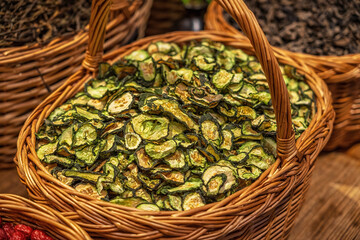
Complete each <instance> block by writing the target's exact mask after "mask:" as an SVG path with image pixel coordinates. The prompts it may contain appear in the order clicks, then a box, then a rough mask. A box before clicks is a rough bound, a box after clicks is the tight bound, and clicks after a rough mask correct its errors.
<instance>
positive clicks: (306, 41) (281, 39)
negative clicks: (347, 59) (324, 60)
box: [226, 0, 360, 55]
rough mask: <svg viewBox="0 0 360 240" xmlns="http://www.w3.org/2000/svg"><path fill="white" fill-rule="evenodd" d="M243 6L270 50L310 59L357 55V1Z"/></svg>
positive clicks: (286, 0) (258, 1) (292, 0)
mask: <svg viewBox="0 0 360 240" xmlns="http://www.w3.org/2000/svg"><path fill="white" fill-rule="evenodd" d="M246 4H247V5H248V6H249V8H250V9H251V10H252V11H253V12H254V14H255V16H256V17H257V19H258V21H259V23H260V25H261V27H262V29H263V30H264V32H265V35H266V36H267V38H268V40H269V42H270V43H271V44H272V45H274V46H278V47H282V48H284V49H287V50H290V51H294V52H304V53H309V54H314V55H345V54H350V53H360V31H359V29H360V1H353V0H314V1H299V0H251V1H250V0H248V1H246ZM226 17H227V19H229V21H230V22H231V24H232V25H233V26H234V27H236V28H238V25H237V24H236V23H235V21H234V20H233V19H231V17H230V16H229V15H228V14H226Z"/></svg>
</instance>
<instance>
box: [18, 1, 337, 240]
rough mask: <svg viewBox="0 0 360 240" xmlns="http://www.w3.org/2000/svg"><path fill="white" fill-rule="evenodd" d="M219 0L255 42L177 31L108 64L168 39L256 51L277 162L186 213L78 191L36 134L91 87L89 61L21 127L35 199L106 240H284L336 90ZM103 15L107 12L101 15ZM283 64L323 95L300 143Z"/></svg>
mask: <svg viewBox="0 0 360 240" xmlns="http://www.w3.org/2000/svg"><path fill="white" fill-rule="evenodd" d="M218 1H219V2H220V1H221V3H222V4H224V7H225V8H226V9H227V10H228V11H229V12H230V13H231V14H232V15H233V16H236V19H237V21H238V23H239V24H240V25H241V27H242V28H243V29H244V31H245V32H246V33H247V34H248V36H249V38H250V40H251V44H250V43H249V42H248V41H243V40H239V39H237V38H234V37H232V36H231V35H229V34H223V33H219V32H214V31H202V32H173V33H168V34H164V35H159V36H152V37H148V38H144V39H141V40H138V41H136V42H134V43H132V44H130V45H127V46H124V47H121V48H120V49H117V50H115V51H112V52H111V53H109V54H107V55H105V56H104V60H105V61H108V62H111V63H112V62H115V61H117V60H118V59H120V58H121V57H123V56H125V55H127V54H129V53H130V52H132V51H134V50H137V49H145V48H146V47H147V45H148V44H149V43H151V42H153V41H160V40H161V41H165V42H175V43H178V44H182V43H186V42H188V41H191V40H201V39H211V40H213V41H218V42H222V43H224V44H226V45H229V46H232V47H235V48H241V49H243V50H244V51H246V52H247V53H249V54H254V53H255V54H256V55H257V57H258V59H259V61H260V62H261V64H262V67H263V69H264V72H265V75H266V77H267V79H268V82H269V87H270V91H271V95H272V102H273V105H274V109H275V113H276V120H277V123H278V133H277V143H278V150H277V151H278V159H277V160H276V162H275V163H274V164H273V165H272V166H271V167H270V168H269V169H268V170H267V171H265V172H264V173H263V174H262V175H261V176H260V178H259V179H258V180H257V181H256V182H255V183H253V184H251V185H250V186H248V187H246V188H244V189H242V190H240V191H238V192H236V193H235V194H233V195H231V196H229V197H228V198H226V199H224V200H222V201H220V202H216V203H212V204H207V205H205V206H203V207H199V208H195V209H192V210H188V211H183V212H177V211H160V212H148V211H142V210H139V209H135V208H129V207H125V206H121V205H115V204H111V203H108V202H105V201H101V200H97V199H94V198H92V197H90V196H88V195H86V194H81V193H79V192H77V191H76V190H74V189H73V188H71V187H70V186H68V185H65V184H63V183H61V182H60V181H59V180H57V179H55V178H54V177H53V176H51V175H50V174H49V173H48V171H47V170H46V169H45V167H44V166H43V165H42V163H41V162H40V161H39V159H38V157H37V155H36V151H35V144H36V138H35V133H36V132H37V131H38V129H39V127H40V126H41V124H42V123H43V121H44V119H45V118H46V117H47V116H49V114H50V113H51V112H52V111H53V110H54V109H55V108H56V107H57V106H59V105H60V104H62V103H63V102H65V101H66V100H67V99H69V98H71V97H72V96H74V95H75V94H76V93H77V92H78V91H80V90H82V88H83V86H84V84H85V82H86V81H88V80H89V79H90V78H91V76H92V75H94V72H93V71H94V70H95V68H93V67H94V66H92V67H91V68H90V67H89V65H88V64H87V63H85V64H83V66H84V67H85V68H84V69H82V70H80V71H78V72H77V73H76V74H74V75H73V76H71V77H70V78H69V79H68V80H67V81H66V83H65V84H64V85H62V86H61V87H60V88H59V89H58V90H56V91H55V92H54V93H52V94H51V95H50V96H49V97H48V98H47V99H46V100H45V101H43V102H42V103H41V104H40V105H39V106H38V107H37V108H36V109H35V111H34V112H33V113H32V114H31V115H30V117H29V118H28V119H27V121H26V122H25V125H24V127H23V128H22V130H21V133H20V136H19V139H18V152H17V155H16V158H15V162H16V164H17V167H18V172H19V175H20V177H21V179H22V181H23V183H24V184H26V186H27V187H28V189H29V195H30V197H31V198H33V199H34V200H36V201H38V202H41V203H43V204H47V205H51V206H52V207H54V208H55V209H57V210H59V211H61V212H63V213H64V214H65V215H66V216H67V217H69V218H70V219H72V220H74V221H75V222H77V223H78V224H79V225H80V226H81V227H83V228H84V229H85V230H86V231H88V232H89V234H90V235H92V236H95V237H101V238H106V239H165V238H167V239H169V238H170V239H184V240H185V239H232V238H236V237H239V236H241V238H242V239H262V238H269V239H283V238H285V237H286V236H287V235H288V233H289V231H290V229H291V226H292V225H293V221H294V219H295V217H296V215H297V213H298V211H299V209H300V206H301V203H302V201H303V198H304V193H305V192H306V190H307V188H308V183H309V178H310V176H311V172H312V170H313V166H314V162H315V159H316V157H317V155H318V154H319V153H320V151H321V150H322V148H323V147H324V146H325V144H326V142H327V141H328V139H329V136H330V134H331V131H332V124H333V120H334V111H333V109H332V107H331V97H330V93H329V91H328V89H327V87H326V85H325V83H324V82H323V81H322V80H321V79H319V77H318V76H317V75H316V74H315V73H314V72H313V71H312V70H311V69H308V68H307V67H306V65H305V64H304V63H303V62H302V61H295V60H293V59H292V58H290V57H288V56H287V55H279V54H277V55H276V58H277V60H276V58H275V56H274V54H273V53H272V51H271V48H270V45H269V43H268V42H267V40H266V39H265V37H264V34H263V33H262V31H261V29H260V27H259V25H258V24H257V22H256V20H255V17H254V16H253V14H252V13H251V12H250V10H248V9H247V8H246V5H245V4H244V3H243V2H242V1H239V0H227V1H225V0H218ZM98 2H99V6H104V8H105V6H106V4H107V0H98ZM101 10H102V7H100V8H99V9H98V12H101ZM94 14H95V15H96V13H94ZM92 17H95V16H92ZM102 25H103V23H101V22H100V23H98V24H96V26H98V28H100V29H98V28H94V29H95V30H96V31H101V27H102ZM94 37H95V38H96V40H94V41H93V42H94V43H97V44H90V45H89V48H88V50H89V51H88V52H89V54H88V56H87V58H86V59H90V60H85V62H86V61H90V62H92V60H94V59H96V56H95V55H91V54H90V52H93V53H98V52H99V51H101V41H102V36H99V35H94ZM253 46H254V47H253ZM277 61H279V62H280V63H284V64H290V65H292V66H294V67H296V68H297V69H298V71H299V73H301V74H304V75H305V77H306V79H307V80H306V81H307V83H308V84H309V85H310V87H311V88H312V89H313V91H314V93H315V96H316V105H317V112H316V114H315V115H314V116H313V120H312V122H311V123H310V125H309V127H308V129H307V130H306V131H305V132H304V133H303V134H302V135H301V136H300V137H299V138H298V140H297V141H296V143H295V138H294V134H293V129H292V124H291V117H290V111H289V110H290V103H289V98H288V96H287V94H288V93H287V89H286V86H285V83H284V82H283V80H282V76H281V73H280V69H279V67H278V63H277ZM89 70H90V71H89Z"/></svg>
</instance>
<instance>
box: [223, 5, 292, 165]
mask: <svg viewBox="0 0 360 240" xmlns="http://www.w3.org/2000/svg"><path fill="white" fill-rule="evenodd" d="M216 1H217V2H218V3H219V4H220V5H221V6H222V7H223V8H224V9H225V10H226V11H227V12H228V13H229V14H231V16H232V17H233V18H234V19H235V20H236V22H237V23H238V24H239V26H240V27H241V29H242V30H243V32H244V33H245V34H246V36H247V37H248V38H249V40H250V42H251V45H252V46H253V47H254V49H255V54H256V56H257V58H258V60H259V61H260V64H261V66H262V69H263V70H264V73H265V76H266V79H267V81H268V84H269V88H270V93H271V99H272V104H273V107H274V111H275V116H276V123H277V126H278V128H277V152H278V156H279V157H281V158H287V157H289V156H292V155H293V154H295V153H296V146H295V134H294V130H293V127H292V121H291V108H290V100H289V94H288V90H287V88H286V85H285V82H284V80H283V77H282V74H281V71H280V68H279V64H278V62H277V60H276V58H275V55H274V53H273V51H272V49H271V46H270V44H269V42H268V40H267V39H266V37H265V34H264V32H263V31H262V29H261V27H260V25H259V23H258V22H257V20H256V18H255V16H254V14H253V12H251V11H250V9H249V8H248V7H247V6H246V4H245V3H244V2H243V0H216Z"/></svg>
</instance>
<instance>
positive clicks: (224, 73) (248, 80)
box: [36, 40, 315, 211]
mask: <svg viewBox="0 0 360 240" xmlns="http://www.w3.org/2000/svg"><path fill="white" fill-rule="evenodd" d="M281 69H282V71H283V76H284V79H285V82H286V85H287V87H288V90H289V93H290V100H291V107H292V119H293V124H294V127H295V132H296V136H297V137H298V136H299V135H300V134H301V132H303V131H304V130H305V129H306V128H307V126H308V125H309V123H310V121H311V117H312V116H313V114H314V113H313V111H314V110H315V103H314V94H313V92H312V90H311V89H310V87H309V86H308V85H307V84H306V83H305V82H304V81H303V80H304V78H303V76H301V75H299V74H297V73H296V70H295V69H294V68H293V67H291V66H282V67H281ZM276 129H277V126H276V122H275V114H274V111H273V107H272V104H271V97H270V93H269V88H268V84H267V81H266V78H265V75H264V74H263V72H262V70H261V66H260V64H259V62H258V61H257V60H256V59H255V57H253V56H248V55H247V54H245V53H244V52H243V51H241V50H239V49H232V48H230V47H225V46H224V45H223V44H221V43H215V42H211V41H206V40H204V41H202V42H191V43H190V44H188V45H184V46H183V47H182V49H181V48H180V47H179V46H178V45H176V44H174V43H164V42H156V43H152V44H150V45H149V46H148V48H147V50H138V51H134V52H132V53H131V54H130V55H128V56H126V57H125V58H124V59H123V60H122V61H120V62H118V63H116V64H114V65H112V66H110V65H109V64H107V63H103V64H101V65H100V69H99V76H98V77H97V78H96V79H92V80H90V81H89V82H88V83H87V84H86V85H85V89H84V91H82V92H79V93H78V94H76V96H75V97H73V98H72V99H69V100H68V101H67V102H66V103H64V104H63V105H61V106H60V107H58V108H56V109H55V110H54V111H53V112H52V113H51V114H50V116H49V117H48V118H47V119H46V120H45V123H44V125H43V126H42V127H41V128H40V130H39V132H38V133H37V134H36V136H37V140H38V141H37V155H38V157H39V159H40V160H41V161H42V162H43V163H44V164H45V165H46V166H47V168H48V169H49V171H50V172H51V174H52V175H53V176H55V177H56V178H58V179H59V180H61V181H63V182H64V183H66V184H69V185H71V186H73V187H74V188H75V189H76V190H77V191H79V192H82V193H87V194H90V195H92V196H93V197H95V198H98V199H103V200H106V201H110V202H113V203H117V204H121V205H125V206H130V207H137V208H139V209H143V210H155V211H158V210H178V211H181V210H188V209H192V208H195V207H199V206H202V205H204V204H207V203H211V202H215V201H220V200H222V199H224V198H226V197H227V196H229V195H230V194H232V193H234V192H236V191H238V190H239V189H241V188H244V187H246V186H247V185H249V184H251V183H252V182H253V181H254V180H255V179H257V178H258V177H259V176H260V174H261V173H262V172H263V171H265V170H266V169H268V168H269V167H270V166H271V164H272V163H273V162H274V161H275V155H276V142H275V135H276Z"/></svg>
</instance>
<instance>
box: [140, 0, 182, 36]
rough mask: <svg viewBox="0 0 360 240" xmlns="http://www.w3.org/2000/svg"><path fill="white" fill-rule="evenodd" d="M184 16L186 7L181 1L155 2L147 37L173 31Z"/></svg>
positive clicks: (166, 0)
mask: <svg viewBox="0 0 360 240" xmlns="http://www.w3.org/2000/svg"><path fill="white" fill-rule="evenodd" d="M184 14H185V7H184V4H183V3H182V2H181V0H155V1H154V3H153V6H152V7H151V13H150V18H149V21H148V25H147V28H146V32H145V33H146V36H151V35H156V34H163V33H167V32H170V31H172V30H173V29H174V26H175V24H176V23H177V21H179V20H181V18H182V17H183V16H184Z"/></svg>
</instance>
